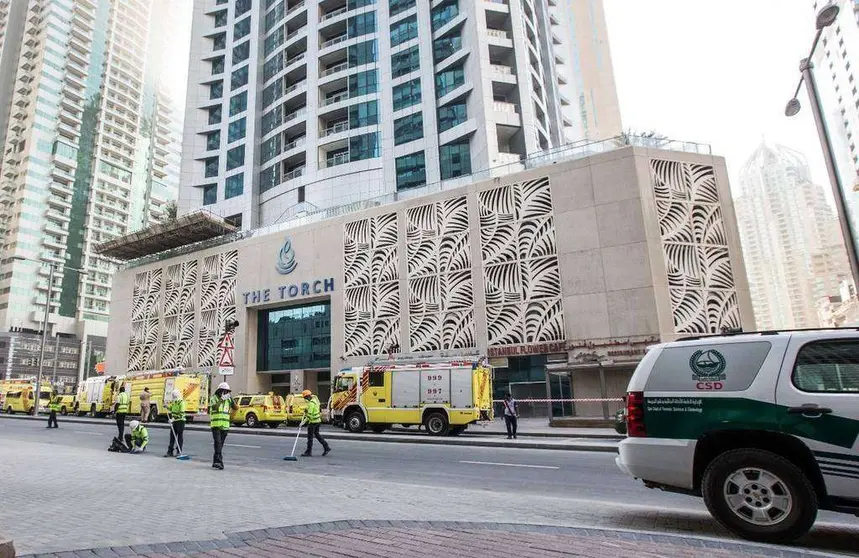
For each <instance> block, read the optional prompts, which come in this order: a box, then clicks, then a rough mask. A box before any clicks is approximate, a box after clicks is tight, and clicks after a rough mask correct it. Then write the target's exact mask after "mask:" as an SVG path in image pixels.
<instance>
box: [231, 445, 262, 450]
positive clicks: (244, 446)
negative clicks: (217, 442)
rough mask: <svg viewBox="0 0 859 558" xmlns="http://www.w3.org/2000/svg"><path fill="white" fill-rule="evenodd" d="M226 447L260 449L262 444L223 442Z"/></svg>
mask: <svg viewBox="0 0 859 558" xmlns="http://www.w3.org/2000/svg"><path fill="white" fill-rule="evenodd" d="M224 445H225V446H227V447H231V448H251V449H262V446H247V445H245V444H224Z"/></svg>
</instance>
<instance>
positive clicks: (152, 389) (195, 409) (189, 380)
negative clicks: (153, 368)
mask: <svg viewBox="0 0 859 558" xmlns="http://www.w3.org/2000/svg"><path fill="white" fill-rule="evenodd" d="M122 385H124V386H125V391H126V393H128V395H129V396H130V398H131V405H130V409H129V411H128V414H129V416H132V415H140V394H141V393H143V389H144V388H147V387H148V388H149V394H150V398H149V420H165V421H166V420H167V406H168V404H169V403H170V401H171V394H172V393H173V390H174V389H177V390H179V391H180V392H181V393H182V397H183V399H185V413H186V415H187V416H188V419H189V420H193V418H194V415H196V414H205V413H207V412H208V409H209V375H208V374H204V373H197V372H185V371H184V370H182V369H181V368H177V369H174V370H161V371H157V372H143V373H140V374H130V375H128V376H125V377H123V378H122ZM118 395H119V391H118V389H117V391H116V392H115V393H114V399H116V397H117V396H118Z"/></svg>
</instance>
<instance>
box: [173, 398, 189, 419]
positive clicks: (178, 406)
mask: <svg viewBox="0 0 859 558" xmlns="http://www.w3.org/2000/svg"><path fill="white" fill-rule="evenodd" d="M170 418H172V419H173V422H185V400H184V399H174V400H173V401H171V402H170Z"/></svg>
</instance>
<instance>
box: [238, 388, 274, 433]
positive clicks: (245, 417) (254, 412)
mask: <svg viewBox="0 0 859 558" xmlns="http://www.w3.org/2000/svg"><path fill="white" fill-rule="evenodd" d="M234 399H235V400H236V403H237V404H238V409H236V410H234V411H231V412H230V422H232V423H233V424H235V425H236V426H241V425H243V424H247V425H248V426H250V427H251V428H256V427H259V426H262V425H266V426H268V427H269V428H277V427H278V426H280V425H281V424H283V423H284V422H286V419H287V415H286V403H285V402H284V401H283V397H281V396H279V395H275V394H273V393H268V394H258V395H248V394H244V393H243V394H239V395H236V396H235V397H234Z"/></svg>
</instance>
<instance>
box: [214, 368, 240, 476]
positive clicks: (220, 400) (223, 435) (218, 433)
mask: <svg viewBox="0 0 859 558" xmlns="http://www.w3.org/2000/svg"><path fill="white" fill-rule="evenodd" d="M230 391H231V390H230V384H228V383H227V382H221V383H220V384H218V389H217V390H215V394H214V395H212V397H211V399H209V427H210V428H211V429H212V439H213V440H214V442H215V453H214V455H213V456H212V468H213V469H220V470H223V469H224V456H223V450H224V440H226V439H227V433H228V432H229V431H230V410H231V409H238V408H239V406H238V405H237V404H236V402H235V401H234V400H233V398H232V397H231V396H230Z"/></svg>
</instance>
